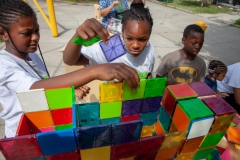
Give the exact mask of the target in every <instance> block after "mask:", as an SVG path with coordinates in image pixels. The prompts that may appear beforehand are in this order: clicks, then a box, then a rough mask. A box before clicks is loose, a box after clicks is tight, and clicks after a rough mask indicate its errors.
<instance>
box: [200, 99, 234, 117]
mask: <svg viewBox="0 0 240 160" xmlns="http://www.w3.org/2000/svg"><path fill="white" fill-rule="evenodd" d="M203 102H204V103H206V105H207V106H208V107H209V108H210V109H211V110H212V111H213V112H214V114H215V115H217V116H218V115H223V114H229V113H233V112H236V110H235V109H233V108H232V107H231V106H230V105H229V104H228V103H227V102H226V101H225V100H224V99H222V98H221V97H213V98H205V99H203Z"/></svg>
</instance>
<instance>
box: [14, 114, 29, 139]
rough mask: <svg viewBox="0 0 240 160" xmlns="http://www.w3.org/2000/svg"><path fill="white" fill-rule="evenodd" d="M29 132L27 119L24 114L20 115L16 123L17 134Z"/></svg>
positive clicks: (21, 134)
mask: <svg viewBox="0 0 240 160" xmlns="http://www.w3.org/2000/svg"><path fill="white" fill-rule="evenodd" d="M29 134H31V128H30V127H29V125H28V120H27V117H26V116H25V114H22V115H21V119H20V121H19V124H18V128H17V131H16V135H17V136H25V135H29Z"/></svg>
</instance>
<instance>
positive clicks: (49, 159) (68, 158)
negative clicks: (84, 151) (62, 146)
mask: <svg viewBox="0 0 240 160" xmlns="http://www.w3.org/2000/svg"><path fill="white" fill-rule="evenodd" d="M45 159H46V160H79V156H78V153H77V152H68V153H62V154H56V155H53V156H46V157H45Z"/></svg>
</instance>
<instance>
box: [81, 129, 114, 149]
mask: <svg viewBox="0 0 240 160" xmlns="http://www.w3.org/2000/svg"><path fill="white" fill-rule="evenodd" d="M110 136H111V125H99V126H96V127H80V128H78V140H79V144H80V148H81V149H89V148H96V147H102V146H108V145H110Z"/></svg>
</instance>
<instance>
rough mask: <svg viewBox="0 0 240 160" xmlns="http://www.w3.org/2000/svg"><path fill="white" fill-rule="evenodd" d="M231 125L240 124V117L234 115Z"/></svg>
mask: <svg viewBox="0 0 240 160" xmlns="http://www.w3.org/2000/svg"><path fill="white" fill-rule="evenodd" d="M233 123H234V124H235V126H237V125H238V124H239V123H240V116H239V115H238V114H236V115H235V116H234V118H233Z"/></svg>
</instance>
